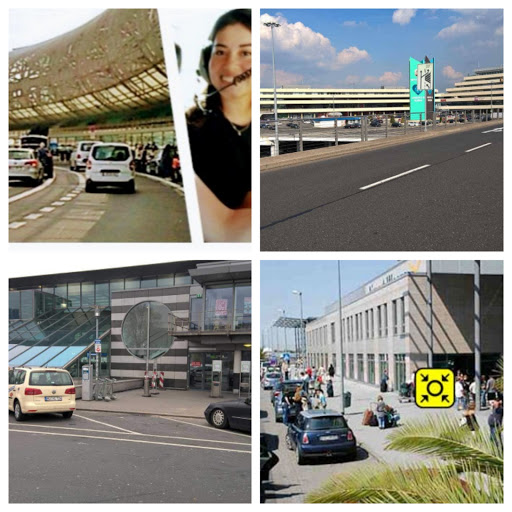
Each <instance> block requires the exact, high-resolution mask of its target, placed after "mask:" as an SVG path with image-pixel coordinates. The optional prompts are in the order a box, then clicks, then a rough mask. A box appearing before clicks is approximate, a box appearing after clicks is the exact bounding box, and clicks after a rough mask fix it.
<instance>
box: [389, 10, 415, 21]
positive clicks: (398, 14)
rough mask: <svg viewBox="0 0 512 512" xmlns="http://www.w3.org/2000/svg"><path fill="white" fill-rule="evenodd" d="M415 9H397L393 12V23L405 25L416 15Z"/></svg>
mask: <svg viewBox="0 0 512 512" xmlns="http://www.w3.org/2000/svg"><path fill="white" fill-rule="evenodd" d="M416 10H417V9H397V10H396V11H395V12H393V23H398V24H399V25H407V24H408V23H410V21H411V20H412V18H414V16H416Z"/></svg>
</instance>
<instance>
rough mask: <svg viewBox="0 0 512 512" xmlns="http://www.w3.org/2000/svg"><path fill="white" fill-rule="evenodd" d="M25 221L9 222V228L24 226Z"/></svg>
mask: <svg viewBox="0 0 512 512" xmlns="http://www.w3.org/2000/svg"><path fill="white" fill-rule="evenodd" d="M25 224H26V222H11V223H10V224H9V229H18V228H21V226H24V225H25Z"/></svg>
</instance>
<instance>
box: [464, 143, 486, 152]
mask: <svg viewBox="0 0 512 512" xmlns="http://www.w3.org/2000/svg"><path fill="white" fill-rule="evenodd" d="M491 144H492V142H488V143H487V144H482V145H481V146H478V147H476V148H472V149H468V150H466V153H471V151H475V150H476V149H480V148H485V146H490V145H491Z"/></svg>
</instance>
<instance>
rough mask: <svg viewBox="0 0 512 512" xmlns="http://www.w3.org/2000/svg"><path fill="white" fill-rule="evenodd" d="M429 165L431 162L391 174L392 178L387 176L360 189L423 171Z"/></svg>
mask: <svg viewBox="0 0 512 512" xmlns="http://www.w3.org/2000/svg"><path fill="white" fill-rule="evenodd" d="M427 167H430V164H427V165H422V166H421V167H416V169H411V170H410V171H405V172H402V173H400V174H396V175H395V176H391V177H390V178H386V179H385V180H380V181H376V182H375V183H371V184H370V185H366V186H365V187H361V188H360V189H359V190H367V189H369V188H372V187H376V186H377V185H381V184H382V183H386V182H387V181H391V180H396V179H397V178H401V177H402V176H406V175H407V174H411V173H413V172H416V171H421V169H426V168H427Z"/></svg>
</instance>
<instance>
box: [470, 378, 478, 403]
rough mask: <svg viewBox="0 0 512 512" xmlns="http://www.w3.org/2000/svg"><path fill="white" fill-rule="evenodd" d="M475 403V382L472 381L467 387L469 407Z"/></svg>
mask: <svg viewBox="0 0 512 512" xmlns="http://www.w3.org/2000/svg"><path fill="white" fill-rule="evenodd" d="M475 401H476V381H475V379H473V380H472V381H471V384H470V385H469V405H471V404H474V403H475Z"/></svg>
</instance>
